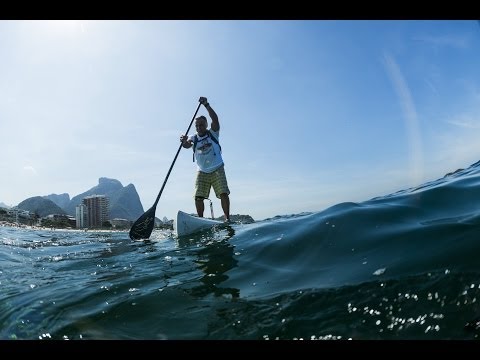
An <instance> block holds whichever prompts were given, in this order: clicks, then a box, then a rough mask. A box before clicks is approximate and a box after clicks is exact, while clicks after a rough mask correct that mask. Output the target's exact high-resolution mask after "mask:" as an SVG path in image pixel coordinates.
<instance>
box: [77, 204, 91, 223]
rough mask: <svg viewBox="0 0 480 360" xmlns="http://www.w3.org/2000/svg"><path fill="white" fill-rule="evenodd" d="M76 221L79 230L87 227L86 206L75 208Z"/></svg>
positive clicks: (81, 205)
mask: <svg viewBox="0 0 480 360" xmlns="http://www.w3.org/2000/svg"><path fill="white" fill-rule="evenodd" d="M75 221H76V224H77V228H79V229H83V228H86V227H87V224H88V221H87V206H86V205H85V204H79V205H77V206H76V207H75Z"/></svg>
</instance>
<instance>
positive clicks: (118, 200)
mask: <svg viewBox="0 0 480 360" xmlns="http://www.w3.org/2000/svg"><path fill="white" fill-rule="evenodd" d="M90 195H105V196H107V197H108V198H109V202H110V219H114V218H122V219H127V220H136V219H138V217H140V215H142V214H143V212H144V211H143V206H142V203H141V202H140V197H139V196H138V193H137V190H136V189H135V186H134V185H133V184H128V185H127V186H125V187H124V186H123V185H122V183H121V182H120V181H118V180H116V179H109V178H106V177H101V178H100V179H98V185H97V186H94V187H93V188H91V189H90V190H87V191H85V192H84V193H81V194H79V195H77V196H74V197H73V198H72V199H71V200H70V201H69V203H68V204H67V206H65V207H64V209H65V211H66V212H67V213H68V214H70V215H73V216H75V207H76V206H77V205H79V204H80V203H81V202H82V200H83V198H84V197H86V196H90Z"/></svg>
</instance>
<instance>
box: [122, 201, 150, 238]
mask: <svg viewBox="0 0 480 360" xmlns="http://www.w3.org/2000/svg"><path fill="white" fill-rule="evenodd" d="M153 225H155V206H152V207H151V208H150V209H148V210H147V211H146V212H145V213H144V214H143V215H142V216H140V217H139V218H138V219H137V221H135V222H134V223H133V225H132V227H131V229H130V232H129V234H128V235H129V236H130V239H132V240H140V239H148V238H149V237H150V235H151V234H152V231H153Z"/></svg>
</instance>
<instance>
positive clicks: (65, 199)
mask: <svg viewBox="0 0 480 360" xmlns="http://www.w3.org/2000/svg"><path fill="white" fill-rule="evenodd" d="M44 198H45V199H48V200H52V201H53V202H54V203H55V204H57V205H58V206H60V207H61V208H62V209H65V208H66V207H67V206H68V203H69V202H70V195H68V194H67V193H63V194H60V195H57V194H50V195H47V196H44Z"/></svg>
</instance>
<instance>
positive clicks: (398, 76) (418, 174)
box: [384, 54, 423, 185]
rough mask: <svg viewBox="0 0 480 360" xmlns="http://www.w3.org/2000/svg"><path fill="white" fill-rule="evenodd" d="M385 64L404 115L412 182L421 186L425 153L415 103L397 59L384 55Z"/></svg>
mask: <svg viewBox="0 0 480 360" xmlns="http://www.w3.org/2000/svg"><path fill="white" fill-rule="evenodd" d="M384 64H385V68H386V70H387V74H388V76H389V77H390V80H391V82H392V85H393V87H394V89H395V92H396V93H397V96H398V99H399V101H400V105H401V107H402V110H403V113H404V120H405V126H406V130H407V135H408V143H409V149H410V163H411V174H412V180H411V181H412V184H413V185H415V184H419V183H420V182H421V181H422V180H423V170H422V169H423V153H422V140H421V136H420V129H419V125H418V117H417V112H416V109H415V103H414V101H413V98H412V95H411V92H410V89H409V87H408V83H407V81H406V79H405V77H404V76H403V74H402V71H401V69H400V67H399V66H398V64H397V63H396V61H395V59H394V58H393V57H392V56H391V55H389V54H384Z"/></svg>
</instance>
